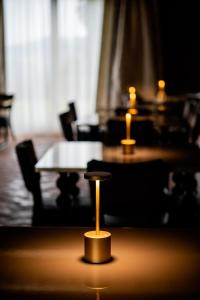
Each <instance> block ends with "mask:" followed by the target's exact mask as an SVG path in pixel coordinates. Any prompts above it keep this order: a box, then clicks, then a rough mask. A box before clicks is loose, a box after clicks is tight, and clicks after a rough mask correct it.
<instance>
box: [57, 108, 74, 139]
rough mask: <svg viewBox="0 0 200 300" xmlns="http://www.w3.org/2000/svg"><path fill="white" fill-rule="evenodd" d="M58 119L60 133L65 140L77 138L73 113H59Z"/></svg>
mask: <svg viewBox="0 0 200 300" xmlns="http://www.w3.org/2000/svg"><path fill="white" fill-rule="evenodd" d="M59 121H60V125H61V128H62V133H63V135H64V137H65V139H66V140H68V141H75V140H77V132H76V126H75V124H74V119H73V114H72V113H71V112H70V111H67V112H64V113H61V114H59Z"/></svg>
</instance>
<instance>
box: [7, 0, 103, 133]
mask: <svg viewBox="0 0 200 300" xmlns="http://www.w3.org/2000/svg"><path fill="white" fill-rule="evenodd" d="M103 6H104V2H103V0H42V1H41V0H29V1H27V0H14V1H13V0H4V22H5V53H6V82H7V88H6V90H7V92H9V93H14V94H15V98H16V102H15V105H14V107H13V114H12V123H13V127H14V128H15V131H16V132H20V133H21V132H48V131H57V130H59V122H58V114H59V113H60V112H63V111H66V110H67V102H70V101H72V100H75V102H76V107H77V110H78V116H79V117H83V116H84V117H86V116H87V115H90V114H93V113H94V112H95V105H96V91H97V80H98V66H99V57H100V46H101V32H102V22H103Z"/></svg>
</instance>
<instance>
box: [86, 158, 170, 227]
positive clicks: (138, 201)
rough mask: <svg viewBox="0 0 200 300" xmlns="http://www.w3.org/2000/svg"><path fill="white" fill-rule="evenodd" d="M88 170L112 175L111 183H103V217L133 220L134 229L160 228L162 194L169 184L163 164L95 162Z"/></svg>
mask: <svg viewBox="0 0 200 300" xmlns="http://www.w3.org/2000/svg"><path fill="white" fill-rule="evenodd" d="M87 170H88V171H105V172H110V173H112V179H111V180H110V181H108V182H106V181H105V182H102V183H101V191H102V192H101V212H102V214H109V215H113V216H123V217H131V218H132V220H133V224H135V225H156V224H160V219H161V209H162V207H163V203H162V201H163V197H164V193H163V190H164V187H166V186H167V184H168V169H167V167H166V165H165V163H164V162H163V161H161V160H154V161H147V162H141V163H135V164H120V163H111V162H104V161H97V160H92V161H90V162H89V163H88V166H87ZM92 184H93V182H91V183H90V187H91V196H92V199H93V200H94V199H95V195H94V186H92Z"/></svg>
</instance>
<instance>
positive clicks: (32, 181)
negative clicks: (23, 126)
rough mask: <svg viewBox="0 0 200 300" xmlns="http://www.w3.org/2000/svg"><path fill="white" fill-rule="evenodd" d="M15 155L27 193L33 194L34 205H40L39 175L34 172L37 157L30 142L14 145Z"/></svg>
mask: <svg viewBox="0 0 200 300" xmlns="http://www.w3.org/2000/svg"><path fill="white" fill-rule="evenodd" d="M16 154H17V158H18V162H19V166H20V169H21V173H22V176H23V179H24V183H25V186H26V188H27V189H28V191H30V192H31V193H32V194H33V198H34V204H35V205H37V206H38V205H41V203H42V198H41V197H42V196H41V189H40V174H39V173H36V172H35V164H36V163H37V157H36V154H35V149H34V146H33V142H32V140H25V141H23V142H21V143H18V144H17V145H16Z"/></svg>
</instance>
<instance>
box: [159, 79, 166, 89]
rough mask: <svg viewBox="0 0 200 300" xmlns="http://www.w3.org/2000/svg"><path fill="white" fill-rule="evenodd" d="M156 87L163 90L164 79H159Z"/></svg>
mask: <svg viewBox="0 0 200 300" xmlns="http://www.w3.org/2000/svg"><path fill="white" fill-rule="evenodd" d="M158 88H159V90H164V89H165V81H164V80H159V81H158Z"/></svg>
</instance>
